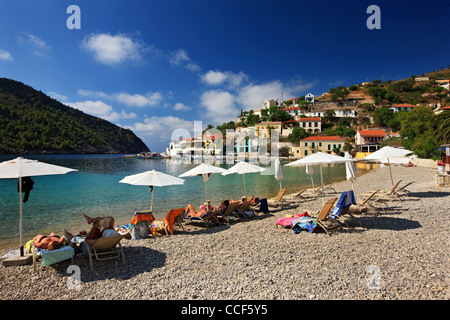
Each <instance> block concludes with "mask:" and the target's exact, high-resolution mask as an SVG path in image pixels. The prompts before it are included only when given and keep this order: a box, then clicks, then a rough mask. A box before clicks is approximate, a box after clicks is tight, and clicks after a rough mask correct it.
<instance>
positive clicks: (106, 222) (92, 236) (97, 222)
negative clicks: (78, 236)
mask: <svg viewBox="0 0 450 320" xmlns="http://www.w3.org/2000/svg"><path fill="white" fill-rule="evenodd" d="M83 217H84V218H85V219H86V222H87V223H88V224H91V223H92V228H91V230H90V231H89V232H88V233H87V235H86V240H85V241H86V243H87V244H88V245H91V246H93V245H94V244H95V241H97V239H98V238H100V237H101V236H102V235H103V233H104V232H105V231H106V230H109V229H112V230H115V229H114V218H113V217H96V218H91V217H89V216H87V215H86V214H84V213H83Z"/></svg>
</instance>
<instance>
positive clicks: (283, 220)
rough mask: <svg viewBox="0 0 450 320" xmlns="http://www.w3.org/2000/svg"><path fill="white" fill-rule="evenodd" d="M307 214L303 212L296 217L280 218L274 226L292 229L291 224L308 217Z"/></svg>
mask: <svg viewBox="0 0 450 320" xmlns="http://www.w3.org/2000/svg"><path fill="white" fill-rule="evenodd" d="M308 216H309V215H308V212H306V211H305V212H303V213H297V214H296V215H293V216H288V217H282V218H278V219H277V222H276V224H277V225H279V226H282V227H292V226H293V222H294V221H295V220H296V219H298V218H301V217H308Z"/></svg>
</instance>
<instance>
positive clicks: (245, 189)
mask: <svg viewBox="0 0 450 320" xmlns="http://www.w3.org/2000/svg"><path fill="white" fill-rule="evenodd" d="M242 179H243V180H244V196H245V197H246V196H247V188H246V187H245V174H243V175H242Z"/></svg>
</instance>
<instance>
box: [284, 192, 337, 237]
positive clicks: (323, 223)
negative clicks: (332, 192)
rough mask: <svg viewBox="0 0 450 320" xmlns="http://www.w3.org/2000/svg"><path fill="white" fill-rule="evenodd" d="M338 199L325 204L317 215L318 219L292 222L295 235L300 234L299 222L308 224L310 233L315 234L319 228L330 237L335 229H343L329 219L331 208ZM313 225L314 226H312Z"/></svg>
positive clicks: (311, 218) (300, 219)
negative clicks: (331, 231)
mask: <svg viewBox="0 0 450 320" xmlns="http://www.w3.org/2000/svg"><path fill="white" fill-rule="evenodd" d="M337 199H338V198H333V199H330V200H328V201H327V202H325V204H324V205H323V207H322V210H320V212H319V213H318V214H317V215H316V217H303V218H299V220H294V221H293V222H292V229H293V230H294V233H298V232H299V228H298V226H297V224H298V223H299V222H308V225H309V227H308V228H307V229H308V230H309V231H310V232H313V231H315V230H316V229H317V227H320V228H322V229H323V230H324V231H325V232H326V234H328V235H330V234H329V232H328V231H330V230H332V229H334V228H342V227H341V225H340V224H339V223H337V222H336V221H334V220H333V219H331V220H330V219H329V214H330V211H331V208H332V207H333V205H334V203H335V202H336V200H337ZM311 223H312V226H311Z"/></svg>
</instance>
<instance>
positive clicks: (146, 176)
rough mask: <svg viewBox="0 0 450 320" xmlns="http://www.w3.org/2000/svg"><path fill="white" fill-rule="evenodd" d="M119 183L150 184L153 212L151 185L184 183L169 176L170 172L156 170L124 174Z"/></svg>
mask: <svg viewBox="0 0 450 320" xmlns="http://www.w3.org/2000/svg"><path fill="white" fill-rule="evenodd" d="M119 182H120V183H128V184H131V185H134V186H150V187H152V190H151V192H152V203H151V210H152V212H153V192H154V190H153V187H165V186H173V185H181V184H183V183H184V180H183V179H180V178H177V177H174V176H171V175H170V174H166V173H162V172H159V171H156V170H152V171H146V172H142V173H137V174H133V175H130V176H126V177H125V178H123V179H122V180H120V181H119Z"/></svg>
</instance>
